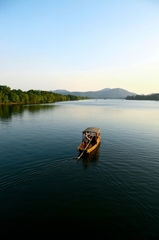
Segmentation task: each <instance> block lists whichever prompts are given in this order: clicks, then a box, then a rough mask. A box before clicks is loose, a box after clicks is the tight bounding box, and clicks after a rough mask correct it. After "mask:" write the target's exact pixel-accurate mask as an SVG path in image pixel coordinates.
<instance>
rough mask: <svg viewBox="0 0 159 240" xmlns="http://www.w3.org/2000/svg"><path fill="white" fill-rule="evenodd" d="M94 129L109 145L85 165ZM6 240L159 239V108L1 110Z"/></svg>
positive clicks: (150, 104) (0, 189) (113, 105)
mask: <svg viewBox="0 0 159 240" xmlns="http://www.w3.org/2000/svg"><path fill="white" fill-rule="evenodd" d="M86 127H99V128H101V144H100V146H99V148H98V149H97V151H95V152H94V154H93V155H91V156H89V157H82V158H81V159H80V160H77V157H78V152H77V150H76V149H77V146H78V145H79V143H80V141H81V138H82V130H84V129H85V128H86ZM0 224H1V230H0V232H1V239H3V238H4V239H5V238H6V239H7V238H8V237H13V236H16V237H17V238H18V237H19V238H21V239H22V237H23V238H25V237H26V239H28V238H31V237H37V236H43V238H44V239H53V237H55V238H56V239H57V238H58V237H59V238H63V239H65V238H67V237H72V238H74V239H77V238H79V239H88V238H89V237H91V238H92V239H93V238H95V239H103V236H104V237H105V238H107V239H124V238H129V239H131V238H132V239H157V238H158V237H159V102H155V101H126V100H85V101H74V102H61V103H54V104H43V105H26V106H17V105H16V106H0Z"/></svg>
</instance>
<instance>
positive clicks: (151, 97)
mask: <svg viewBox="0 0 159 240" xmlns="http://www.w3.org/2000/svg"><path fill="white" fill-rule="evenodd" d="M125 99H126V100H154V101H159V93H155V94H150V95H135V96H127V97H126V98H125Z"/></svg>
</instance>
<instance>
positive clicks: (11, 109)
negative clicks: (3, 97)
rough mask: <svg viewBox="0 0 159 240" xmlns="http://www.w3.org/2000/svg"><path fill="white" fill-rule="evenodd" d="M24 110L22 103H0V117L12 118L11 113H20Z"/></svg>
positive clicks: (3, 118)
mask: <svg viewBox="0 0 159 240" xmlns="http://www.w3.org/2000/svg"><path fill="white" fill-rule="evenodd" d="M23 111H24V107H23V105H13V106H11V105H0V119H2V120H5V119H9V118H12V115H21V114H22V113H23Z"/></svg>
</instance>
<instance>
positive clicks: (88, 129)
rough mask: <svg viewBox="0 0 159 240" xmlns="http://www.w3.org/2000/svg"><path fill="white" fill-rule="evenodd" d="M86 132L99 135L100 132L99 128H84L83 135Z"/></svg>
mask: <svg viewBox="0 0 159 240" xmlns="http://www.w3.org/2000/svg"><path fill="white" fill-rule="evenodd" d="M86 132H92V133H99V132H100V128H96V127H88V128H86V129H85V130H84V131H83V133H86Z"/></svg>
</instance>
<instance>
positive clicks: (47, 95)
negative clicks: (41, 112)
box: [0, 85, 88, 104]
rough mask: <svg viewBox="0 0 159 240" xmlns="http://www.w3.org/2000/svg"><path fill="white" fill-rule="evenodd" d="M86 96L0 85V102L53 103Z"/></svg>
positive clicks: (81, 98) (80, 98) (82, 98)
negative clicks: (23, 89)
mask: <svg viewBox="0 0 159 240" xmlns="http://www.w3.org/2000/svg"><path fill="white" fill-rule="evenodd" d="M84 99H88V97H79V96H74V95H70V94H69V95H62V94H58V93H54V92H50V91H40V90H33V89H31V90H29V91H26V92H25V91H22V90H21V89H18V90H16V89H13V90H11V88H10V87H8V86H4V85H0V104H12V103H15V104H36V103H53V102H61V101H73V100H84Z"/></svg>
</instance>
